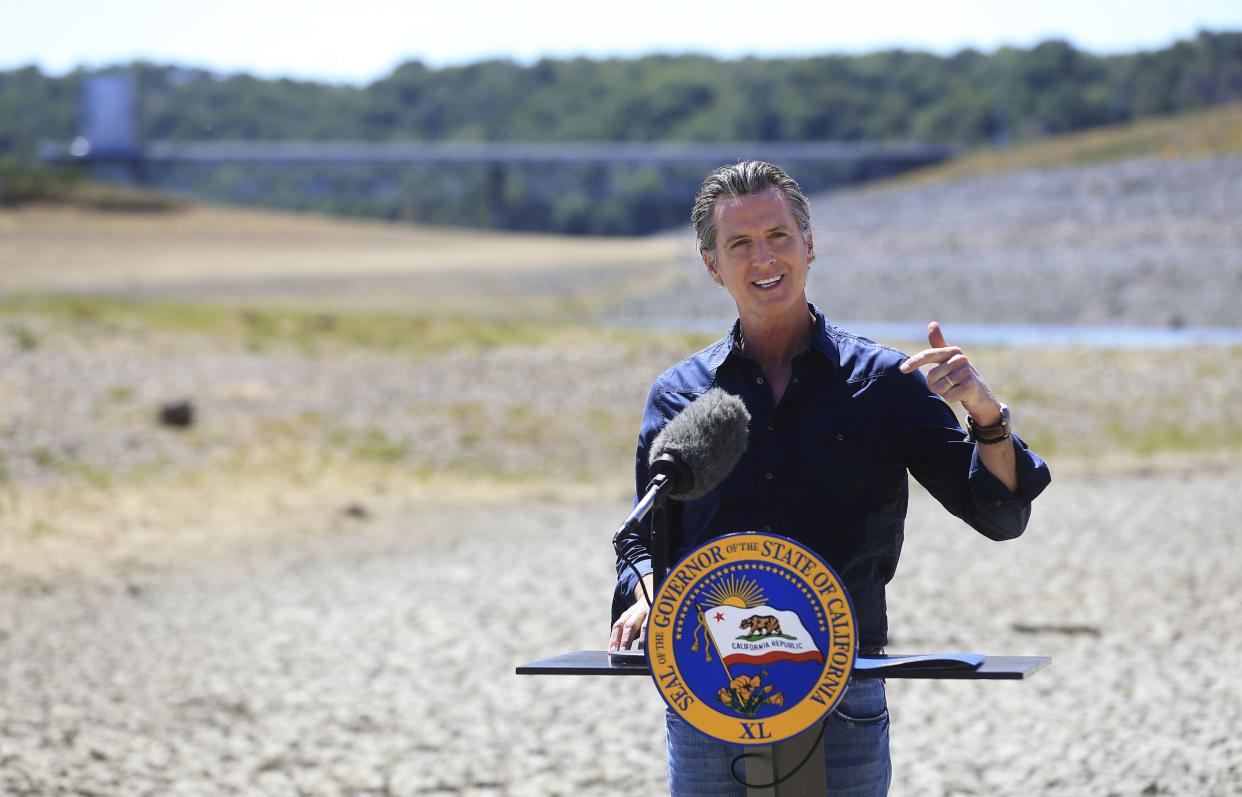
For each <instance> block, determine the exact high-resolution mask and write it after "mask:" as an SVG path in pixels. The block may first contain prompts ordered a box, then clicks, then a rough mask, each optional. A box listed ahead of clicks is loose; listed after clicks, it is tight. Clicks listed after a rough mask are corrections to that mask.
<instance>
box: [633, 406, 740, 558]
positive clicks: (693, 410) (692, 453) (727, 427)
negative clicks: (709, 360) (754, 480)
mask: <svg viewBox="0 0 1242 797" xmlns="http://www.w3.org/2000/svg"><path fill="white" fill-rule="evenodd" d="M749 425H750V412H749V411H747V409H746V405H745V404H744V403H742V400H741V399H740V398H738V397H737V396H734V395H732V394H731V393H726V392H725V391H723V390H721V389H720V388H716V387H714V388H712V389H710V390H708V391H707V392H706V393H704V394H703V395H701V396H699V397H698V398H697V399H695V400H694V401H693V402H691V404H690V406H688V407H686V408H685V409H684V410H682V411H681V413H680V414H678V415H677V417H675V418H673V419H672V420H671V421H669V422H668V423H667V424H666V425H665V427H664V428H663V429H661V430H660V433H659V434H658V435H656V438H655V440H654V441H653V442H652V444H651V452H650V455H649V457H648V463H649V469H650V473H651V481H650V483H649V484H648V485H647V491H646V494H645V495H644V496H643V497H642V498H641V499H640V500H639V501H638V503H637V504H635V505H634V511H632V512H630V516H629V517H627V518H626V519H625V522H624V523H622V524H621V528H619V529H617V533H616V534H614V535H613V537H612V544H613V547H614V548H615V547H616V546H617V543H618V542H619V541H620V539H621V537H622V536H623V535H625V534H628V533H633V532H634V531H635V530H636V529H637V528H638V524H639V523H641V522H642V519H643V518H644V517H646V516H647V513H648V512H650V511H651V508H652V507H653V506H655V505H656V503H658V502H659V501H662V500H663V499H664V498H665V497H666V496H667V497H672V498H675V499H677V500H679V501H693V500H694V499H696V498H702V497H703V496H705V495H707V494H708V493H710V492H711V491H712V490H714V489H715V488H716V485H718V484H720V482H722V481H724V479H725V477H726V476H728V475H729V473H730V471H732V470H733V467H734V466H735V465H737V462H738V460H739V459H741V458H742V454H743V453H744V452H745V451H746V440H747V433H748V430H747V427H748V426H749Z"/></svg>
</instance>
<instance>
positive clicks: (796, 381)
mask: <svg viewBox="0 0 1242 797" xmlns="http://www.w3.org/2000/svg"><path fill="white" fill-rule="evenodd" d="M792 381H793V383H794V384H795V385H796V384H798V377H796V376H795V377H794V378H793V380H792Z"/></svg>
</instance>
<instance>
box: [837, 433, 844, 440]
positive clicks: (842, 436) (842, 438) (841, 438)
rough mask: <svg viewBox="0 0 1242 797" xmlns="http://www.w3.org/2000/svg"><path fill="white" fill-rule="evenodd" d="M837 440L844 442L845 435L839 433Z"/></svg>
mask: <svg viewBox="0 0 1242 797" xmlns="http://www.w3.org/2000/svg"><path fill="white" fill-rule="evenodd" d="M837 439H838V440H844V439H845V435H843V434H841V433H840V432H838V433H837Z"/></svg>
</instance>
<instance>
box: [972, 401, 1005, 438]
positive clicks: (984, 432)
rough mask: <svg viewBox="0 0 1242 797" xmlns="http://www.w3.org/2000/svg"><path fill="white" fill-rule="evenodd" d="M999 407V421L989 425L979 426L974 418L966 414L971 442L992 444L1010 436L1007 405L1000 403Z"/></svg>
mask: <svg viewBox="0 0 1242 797" xmlns="http://www.w3.org/2000/svg"><path fill="white" fill-rule="evenodd" d="M1000 407H1001V417H1000V422H999V423H994V424H992V425H991V426H980V425H979V424H977V423H975V419H974V418H972V417H970V416H969V415H967V416H966V428H967V429H968V430H969V432H970V439H971V441H972V442H975V443H982V444H983V445H993V444H995V443H1000V442H1003V441H1005V440H1008V439H1009V438H1010V436H1011V433H1010V429H1009V407H1007V406H1006V405H1004V404H1001V405H1000Z"/></svg>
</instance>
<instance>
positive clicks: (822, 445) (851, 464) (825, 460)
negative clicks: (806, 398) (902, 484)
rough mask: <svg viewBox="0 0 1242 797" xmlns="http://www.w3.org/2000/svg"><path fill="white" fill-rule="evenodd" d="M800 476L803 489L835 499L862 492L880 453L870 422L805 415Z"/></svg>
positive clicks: (873, 472) (872, 472) (800, 449)
mask: <svg viewBox="0 0 1242 797" xmlns="http://www.w3.org/2000/svg"><path fill="white" fill-rule="evenodd" d="M800 438H801V439H800V441H799V445H798V449H799V452H800V455H801V456H800V457H799V460H800V463H799V464H800V471H801V475H802V479H801V480H800V481H801V482H802V484H803V486H804V487H805V488H806V489H810V490H816V491H821V492H822V493H826V494H828V495H831V496H832V497H833V498H834V499H837V500H841V499H845V500H850V499H856V498H859V497H860V496H862V495H863V494H864V493H865V492H866V489H867V486H868V484H870V483H871V481H872V480H873V478H874V476H875V475H876V472H877V469H878V467H879V463H880V461H881V459H882V457H883V446H882V440H881V438H880V436H879V435H878V434H877V432H876V429H875V426H874V425H873V424H869V423H866V422H864V421H859V420H855V419H850V418H848V417H839V416H831V415H824V414H815V415H809V416H807V417H806V418H805V420H804V423H803V428H802V430H801V434H800Z"/></svg>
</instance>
